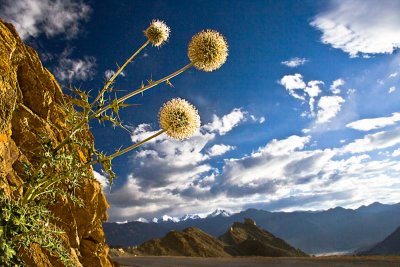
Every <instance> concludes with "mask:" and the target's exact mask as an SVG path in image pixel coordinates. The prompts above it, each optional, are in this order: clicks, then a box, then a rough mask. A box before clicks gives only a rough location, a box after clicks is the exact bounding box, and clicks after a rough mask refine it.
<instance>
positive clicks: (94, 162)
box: [83, 129, 166, 167]
mask: <svg viewBox="0 0 400 267" xmlns="http://www.w3.org/2000/svg"><path fill="white" fill-rule="evenodd" d="M165 131H166V130H164V129H162V130H160V131H158V132H157V133H155V134H153V135H151V136H149V137H147V138H146V139H143V140H142V141H140V142H138V143H135V144H133V145H131V146H129V147H127V148H125V149H123V150H121V151H118V152H115V153H114V154H111V155H110V156H107V159H110V160H111V159H113V158H116V157H118V156H121V155H123V154H125V153H127V152H129V151H131V150H132V149H134V148H137V147H138V146H141V145H143V144H144V143H146V142H147V141H149V140H151V139H153V138H155V137H157V136H159V135H160V134H162V133H164V132H165ZM100 162H101V160H98V159H97V160H95V161H91V162H88V163H86V164H85V165H84V166H83V167H88V166H90V165H93V164H96V163H100Z"/></svg>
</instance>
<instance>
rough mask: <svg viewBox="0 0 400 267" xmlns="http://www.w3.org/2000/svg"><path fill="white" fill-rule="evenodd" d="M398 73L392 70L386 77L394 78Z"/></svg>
mask: <svg viewBox="0 0 400 267" xmlns="http://www.w3.org/2000/svg"><path fill="white" fill-rule="evenodd" d="M398 74H399V73H398V72H393V73H391V74H389V76H388V78H389V79H390V78H395V77H397V75H398Z"/></svg>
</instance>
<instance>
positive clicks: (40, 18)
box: [0, 0, 91, 39]
mask: <svg viewBox="0 0 400 267" xmlns="http://www.w3.org/2000/svg"><path fill="white" fill-rule="evenodd" d="M90 13H91V8H90V7H89V5H87V4H85V3H84V2H83V1H81V0H76V1H75V0H18V1H13V0H4V1H2V5H1V7H0V15H1V16H2V17H3V19H5V20H7V21H9V22H11V23H12V24H14V26H15V27H16V29H17V31H18V33H19V34H20V36H21V38H22V39H27V38H29V37H37V36H38V35H40V34H41V33H44V34H46V36H48V37H52V36H55V35H58V34H62V35H64V36H65V37H66V38H73V37H75V36H76V35H77V34H78V33H79V32H80V30H81V28H80V27H81V26H80V23H81V22H82V21H85V20H88V19H89V15H90Z"/></svg>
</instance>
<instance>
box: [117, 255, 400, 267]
mask: <svg viewBox="0 0 400 267" xmlns="http://www.w3.org/2000/svg"><path fill="white" fill-rule="evenodd" d="M113 260H114V261H116V262H118V263H119V264H121V266H124V267H128V266H129V267H206V266H207V267H208V266H213V267H220V266H221V267H227V266H229V267H261V266H263V267H265V266H279V267H286V266H287V267H289V266H296V267H306V266H307V267H309V266H315V267H317V266H318V267H319V266H329V267H353V266H357V267H358V266H359V267H361V266H362V267H380V266H382V267H391V266H393V267H400V257H353V256H343V257H339V256H336V257H335V256H332V257H305V258H269V257H236V258H197V257H154V256H151V257H128V256H122V257H115V258H114V259H113Z"/></svg>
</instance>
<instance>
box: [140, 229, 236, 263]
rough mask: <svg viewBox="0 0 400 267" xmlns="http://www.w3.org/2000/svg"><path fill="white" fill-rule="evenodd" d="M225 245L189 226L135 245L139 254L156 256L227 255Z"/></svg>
mask: <svg viewBox="0 0 400 267" xmlns="http://www.w3.org/2000/svg"><path fill="white" fill-rule="evenodd" d="M224 247H225V245H224V244H223V243H222V242H221V241H219V240H218V239H216V238H214V237H212V236H210V235H208V234H206V233H205V232H203V231H201V230H200V229H197V228H194V227H189V228H186V229H185V230H183V231H182V232H179V231H171V232H169V233H168V234H167V235H166V236H165V237H163V238H161V239H153V240H150V241H147V242H144V243H143V244H142V245H140V246H138V247H137V251H138V253H139V254H143V255H157V256H191V257H229V256H230V255H229V254H228V253H226V252H225V250H224Z"/></svg>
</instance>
